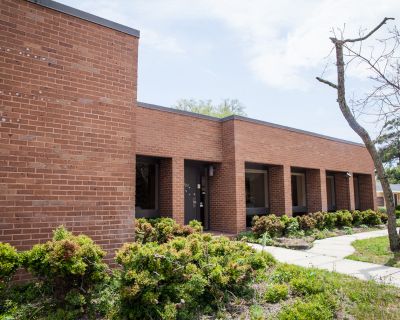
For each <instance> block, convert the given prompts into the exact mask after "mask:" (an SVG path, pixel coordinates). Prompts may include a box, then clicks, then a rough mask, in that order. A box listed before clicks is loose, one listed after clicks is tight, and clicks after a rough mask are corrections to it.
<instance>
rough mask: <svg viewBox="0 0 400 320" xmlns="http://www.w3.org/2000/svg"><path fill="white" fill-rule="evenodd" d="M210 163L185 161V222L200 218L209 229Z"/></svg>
mask: <svg viewBox="0 0 400 320" xmlns="http://www.w3.org/2000/svg"><path fill="white" fill-rule="evenodd" d="M207 173H208V165H207V164H204V163H202V162H195V161H185V184H184V193H185V224H188V223H189V222H190V221H191V220H198V221H200V222H201V224H202V225H203V228H204V230H208V229H209V212H208V211H209V209H208V208H209V201H208V199H209V197H208V174H207Z"/></svg>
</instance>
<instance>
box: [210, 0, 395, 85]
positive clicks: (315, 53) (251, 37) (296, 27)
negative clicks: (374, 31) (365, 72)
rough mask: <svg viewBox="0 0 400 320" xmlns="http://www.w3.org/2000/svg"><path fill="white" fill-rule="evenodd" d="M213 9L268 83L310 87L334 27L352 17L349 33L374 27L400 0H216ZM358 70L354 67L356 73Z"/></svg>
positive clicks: (348, 28)
mask: <svg viewBox="0 0 400 320" xmlns="http://www.w3.org/2000/svg"><path fill="white" fill-rule="evenodd" d="M209 5H210V7H211V8H212V9H213V10H212V11H211V12H212V13H213V14H215V16H216V17H218V18H220V19H222V20H223V21H224V22H225V23H226V24H227V25H229V26H230V27H232V29H233V30H234V31H235V32H236V33H237V35H238V36H239V37H240V39H241V40H242V41H243V44H244V46H243V48H244V50H245V54H246V55H247V57H248V61H249V63H248V64H249V67H250V68H251V69H252V70H253V72H254V73H255V74H256V76H257V77H258V78H259V79H261V80H262V81H263V82H264V83H265V84H267V85H268V86H271V87H278V88H290V89H291V88H296V89H304V88H307V87H308V85H309V83H310V81H311V80H312V81H314V80H313V78H312V77H311V76H310V73H311V72H314V73H315V75H318V73H319V72H320V71H321V70H322V69H323V67H324V62H325V61H324V60H323V57H324V56H326V55H327V54H328V53H329V51H330V48H331V43H330V41H329V36H331V33H330V31H331V30H332V27H342V26H344V24H345V23H346V28H345V31H346V35H349V36H354V35H357V34H358V31H359V28H360V27H361V26H362V27H366V28H371V27H373V26H375V25H376V24H377V23H379V22H380V20H381V19H382V18H383V17H385V16H388V15H389V16H390V15H392V14H393V13H397V12H400V1H398V0H385V1H380V2H378V1H375V0H365V1H356V0H334V1H333V0H315V1H296V2H293V1H289V0H280V1H262V0H260V1H251V2H244V1H239V0H229V1H227V0H225V1H212V2H210V4H209ZM356 74H357V72H356V71H355V72H353V75H356Z"/></svg>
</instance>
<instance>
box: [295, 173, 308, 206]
mask: <svg viewBox="0 0 400 320" xmlns="http://www.w3.org/2000/svg"><path fill="white" fill-rule="evenodd" d="M291 183H292V206H293V212H294V213H301V212H306V211H307V204H306V179H305V174H304V173H298V172H292V177H291Z"/></svg>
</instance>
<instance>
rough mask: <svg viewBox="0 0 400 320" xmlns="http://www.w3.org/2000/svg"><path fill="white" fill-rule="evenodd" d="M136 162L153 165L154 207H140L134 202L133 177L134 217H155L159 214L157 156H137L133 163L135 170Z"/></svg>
mask: <svg viewBox="0 0 400 320" xmlns="http://www.w3.org/2000/svg"><path fill="white" fill-rule="evenodd" d="M138 163H145V164H148V165H154V166H155V170H154V171H155V173H154V175H155V177H154V180H155V183H154V188H155V191H154V206H155V208H154V209H142V208H141V207H138V206H137V203H136V195H137V190H136V180H137V177H136V178H135V217H136V218H157V217H159V216H160V211H159V206H160V204H159V199H160V188H159V186H160V174H159V170H160V165H159V161H158V159H157V158H153V157H142V156H138V157H137V158H136V164H135V170H136V168H137V164H138Z"/></svg>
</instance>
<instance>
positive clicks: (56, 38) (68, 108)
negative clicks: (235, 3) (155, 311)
mask: <svg viewBox="0 0 400 320" xmlns="http://www.w3.org/2000/svg"><path fill="white" fill-rule="evenodd" d="M0 24H1V28H2V31H1V33H0V47H1V49H0V66H1V68H0V72H1V77H0V91H1V92H0V96H1V100H0V118H1V119H2V121H1V122H0V134H1V140H0V183H1V185H0V241H7V242H10V243H11V244H13V245H16V246H17V247H18V248H21V249H27V248H29V247H30V246H31V245H33V244H34V243H37V242H42V241H45V240H47V239H49V237H50V236H51V231H52V230H53V229H54V228H55V227H56V226H58V225H60V224H64V225H66V226H67V227H68V228H70V229H71V230H73V231H75V232H77V233H80V232H82V233H86V234H88V235H90V236H92V237H93V238H94V239H95V240H96V241H97V242H98V243H100V244H101V245H102V247H103V248H105V249H107V250H108V252H109V253H110V254H111V253H113V251H114V250H115V249H117V248H118V247H120V246H121V244H122V243H123V242H126V241H128V240H131V239H132V235H133V223H132V217H133V211H134V181H135V170H134V168H135V145H136V144H135V114H134V110H135V104H136V82H137V46H138V39H137V38H135V37H133V36H129V35H127V34H124V33H121V32H118V31H115V30H111V29H109V28H106V27H102V26H99V25H96V24H94V23H90V22H87V21H84V20H81V19H79V18H75V17H72V16H68V15H65V14H62V13H59V12H56V11H53V10H50V9H46V8H43V7H41V6H39V5H35V4H32V3H28V2H26V1H22V0H2V1H1V3H0Z"/></svg>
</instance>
